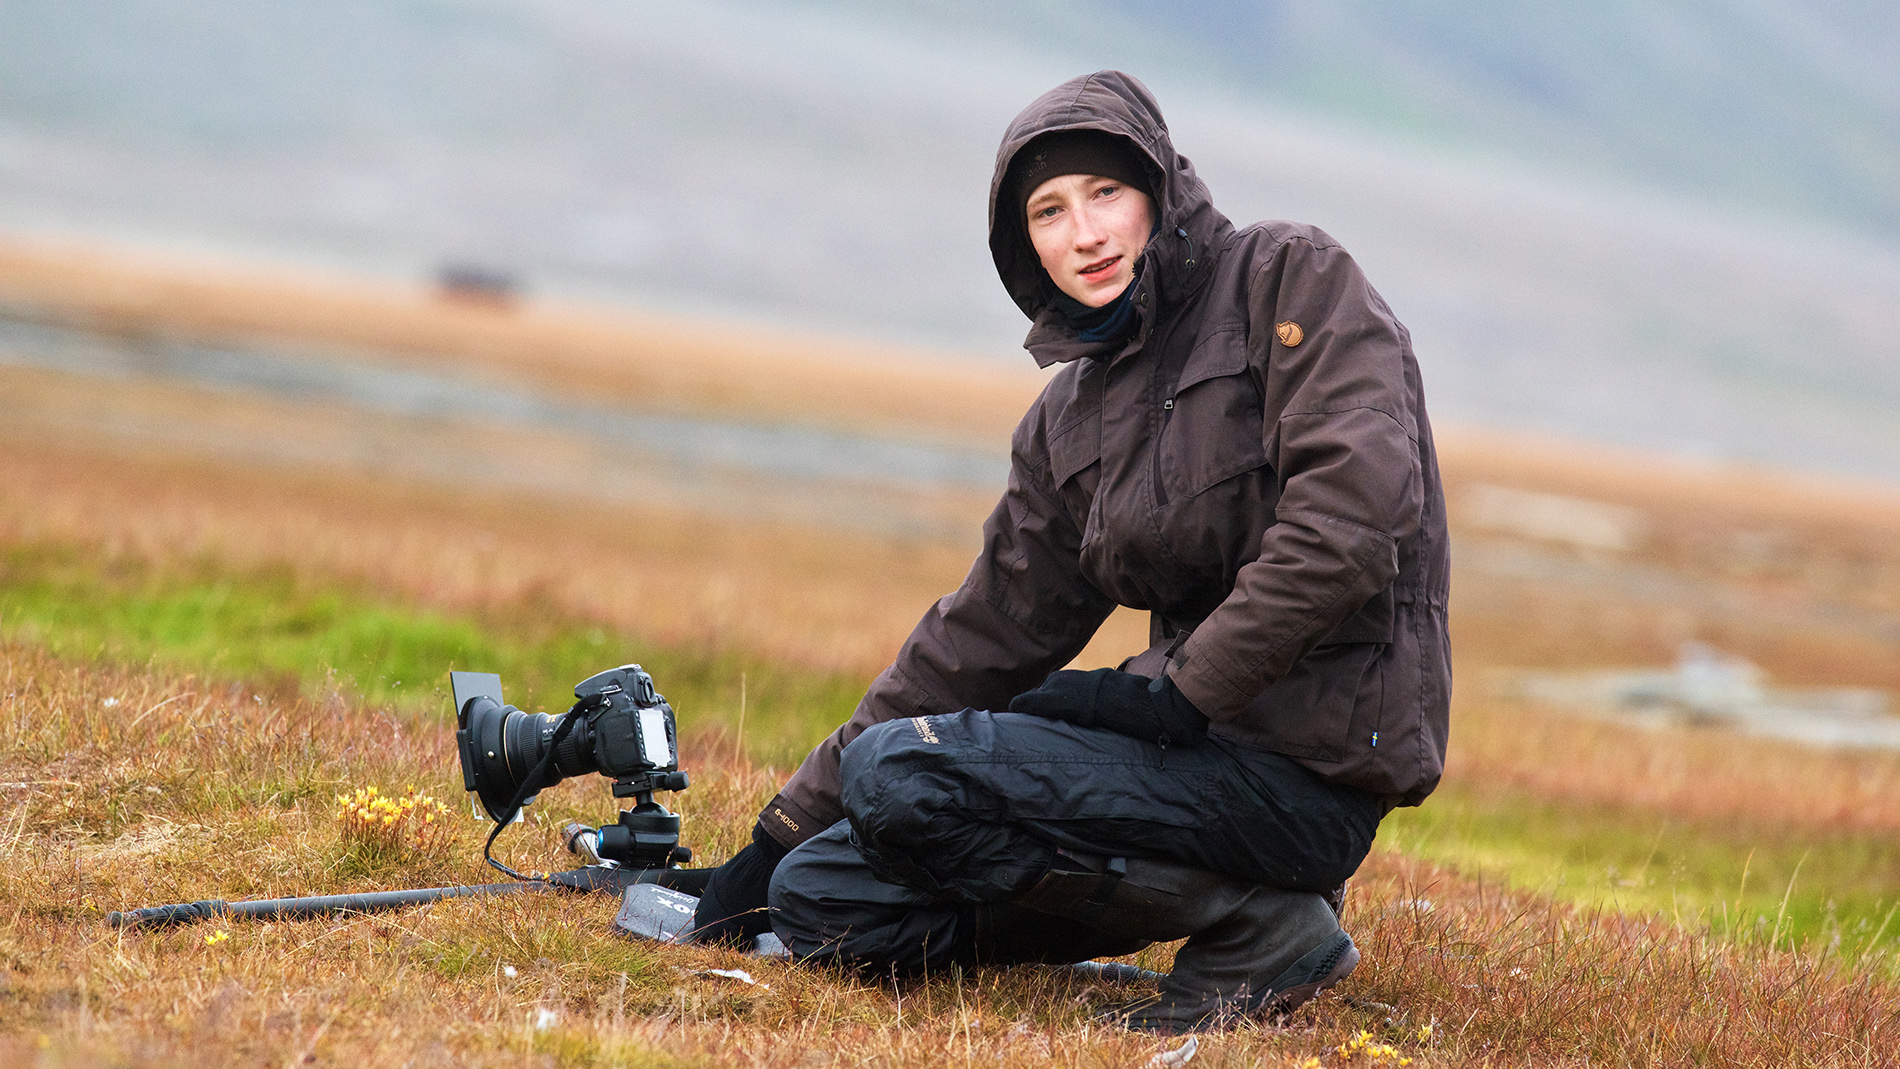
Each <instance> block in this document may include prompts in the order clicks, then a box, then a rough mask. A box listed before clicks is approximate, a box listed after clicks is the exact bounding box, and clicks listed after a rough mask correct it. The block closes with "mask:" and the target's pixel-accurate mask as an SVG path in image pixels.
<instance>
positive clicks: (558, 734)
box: [449, 664, 692, 868]
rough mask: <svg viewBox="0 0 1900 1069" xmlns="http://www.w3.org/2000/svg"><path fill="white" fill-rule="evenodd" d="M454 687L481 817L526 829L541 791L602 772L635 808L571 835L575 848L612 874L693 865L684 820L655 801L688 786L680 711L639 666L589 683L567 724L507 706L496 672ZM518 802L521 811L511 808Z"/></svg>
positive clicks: (460, 739) (460, 741)
mask: <svg viewBox="0 0 1900 1069" xmlns="http://www.w3.org/2000/svg"><path fill="white" fill-rule="evenodd" d="M449 680H450V687H451V689H452V690H453V692H454V695H455V727H456V731H455V740H456V747H457V749H458V751H459V752H460V755H461V760H462V787H463V789H465V790H467V791H468V792H469V793H470V794H471V795H473V796H474V797H473V799H472V804H473V808H474V810H475V815H476V816H477V817H480V818H485V819H489V820H493V821H495V822H497V823H502V822H505V821H512V820H519V819H520V807H522V806H526V805H528V804H529V803H530V802H533V801H534V800H535V799H536V797H538V795H539V792H540V791H541V790H542V789H543V788H545V787H551V786H553V785H554V784H556V783H559V782H560V781H561V780H563V779H566V778H567V777H570V776H578V775H582V774H584V773H588V772H598V773H599V774H601V775H603V776H610V777H612V778H613V781H614V786H613V792H614V796H615V797H617V798H632V799H634V800H635V802H636V804H635V806H634V808H633V809H631V810H626V811H623V812H622V813H621V814H620V820H619V821H618V822H616V823H615V824H610V825H607V826H605V827H602V828H599V829H597V830H596V829H585V828H582V829H578V830H576V831H574V832H572V833H571V834H570V835H569V836H568V841H569V846H570V848H571V849H575V850H577V852H584V853H586V854H588V855H589V856H590V857H592V858H593V859H594V861H595V862H596V863H598V864H605V865H610V866H612V865H619V866H628V867H634V868H660V867H664V866H667V865H671V864H677V863H679V862H682V861H685V860H688V859H690V857H691V856H692V854H691V851H690V850H687V849H686V848H684V847H681V846H680V845H679V828H680V818H679V817H678V816H677V815H675V814H673V813H670V812H668V811H667V809H666V807H665V806H662V805H660V804H659V803H658V802H655V801H654V800H653V792H655V791H683V790H685V789H686V787H687V782H688V781H687V777H686V773H684V772H682V771H680V769H679V732H678V728H677V725H676V723H675V720H674V716H673V708H672V707H671V706H669V705H668V704H667V703H666V699H665V698H662V697H661V696H660V694H659V692H658V691H657V690H655V689H654V686H653V678H652V677H651V676H649V675H647V673H646V672H645V670H643V669H642V668H641V667H640V666H639V665H637V664H628V665H622V666H620V667H619V668H610V669H608V670H607V671H605V672H601V673H598V674H596V675H593V676H590V677H588V678H587V679H586V680H584V681H582V682H581V683H580V684H579V685H578V686H576V687H575V688H574V699H575V701H574V706H573V708H572V709H570V710H569V711H568V713H567V714H566V715H565V716H561V717H554V716H549V715H548V714H546V713H526V712H522V711H521V710H520V709H516V708H515V707H514V706H512V705H508V704H506V703H505V702H504V700H503V698H502V694H501V677H500V676H499V675H495V674H493V673H487V672H451V673H449ZM537 769H538V770H539V771H538V772H537ZM517 797H520V799H521V801H520V804H519V806H516V805H513V804H512V803H514V800H515V799H516V798H517Z"/></svg>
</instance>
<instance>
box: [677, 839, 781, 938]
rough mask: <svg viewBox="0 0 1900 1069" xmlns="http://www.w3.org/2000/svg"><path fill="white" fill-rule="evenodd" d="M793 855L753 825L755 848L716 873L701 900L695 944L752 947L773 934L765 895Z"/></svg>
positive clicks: (696, 912) (695, 923) (696, 915)
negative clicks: (776, 873)
mask: <svg viewBox="0 0 1900 1069" xmlns="http://www.w3.org/2000/svg"><path fill="white" fill-rule="evenodd" d="M790 852H791V851H789V850H787V849H785V847H783V846H781V845H779V841H778V840H777V839H774V838H772V837H771V836H770V835H768V834H766V831H765V828H764V827H763V826H760V825H756V824H755V825H753V828H752V845H750V846H748V847H746V848H745V849H743V850H741V851H739V852H738V853H736V854H734V855H732V860H730V861H728V862H726V863H725V864H723V865H721V866H719V867H718V868H716V869H714V870H713V874H712V879H711V880H709V881H708V882H707V884H706V893H704V894H702V895H700V896H699V907H698V908H697V909H695V910H694V911H693V942H695V943H726V944H730V945H733V946H747V947H749V946H751V944H752V941H753V940H754V939H757V938H758V937H759V936H761V935H764V934H765V933H766V932H769V931H771V930H772V920H771V918H770V917H769V916H768V915H767V913H766V906H765V892H766V889H767V888H769V887H770V886H772V872H773V870H775V869H777V868H778V863H779V862H781V861H783V860H785V855H786V854H788V853H790Z"/></svg>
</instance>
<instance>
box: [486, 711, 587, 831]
mask: <svg viewBox="0 0 1900 1069" xmlns="http://www.w3.org/2000/svg"><path fill="white" fill-rule="evenodd" d="M456 720H457V724H456V727H457V730H456V732H455V736H456V741H457V743H458V744H459V746H460V749H461V751H462V787H463V789H465V790H469V791H473V792H475V795H476V797H478V798H480V799H481V802H482V808H483V809H485V810H487V812H488V816H489V818H490V819H492V820H496V821H499V820H501V819H503V818H504V817H506V816H507V815H508V814H507V809H508V803H509V802H510V801H512V800H513V799H514V796H515V794H516V792H518V791H520V790H521V786H522V784H523V783H525V782H526V781H527V779H528V777H529V776H530V775H532V774H533V773H534V769H535V766H536V765H538V764H540V763H541V759H542V757H543V756H545V755H546V754H547V753H548V750H549V749H550V748H552V749H553V751H554V757H553V760H551V761H550V762H549V763H548V767H547V768H546V769H545V770H543V772H542V774H541V776H540V778H539V780H538V781H536V782H535V783H533V784H530V785H529V786H530V793H529V795H528V797H527V798H525V799H523V801H522V804H523V805H526V804H528V803H529V802H532V801H534V800H535V798H536V796H537V794H538V792H539V791H540V790H541V789H542V788H544V787H552V786H554V785H555V784H556V783H559V782H561V781H562V780H564V779H566V778H568V777H569V776H579V775H582V774H584V773H588V772H598V771H600V765H599V764H598V763H597V762H596V761H595V760H594V756H593V753H594V732H593V728H592V725H591V724H589V723H588V721H587V719H586V718H585V717H577V718H576V721H575V723H574V724H573V725H572V726H570V727H569V728H568V730H567V734H566V736H565V737H564V738H562V739H561V740H560V742H559V743H558V744H557V743H556V742H555V741H554V729H555V725H556V724H558V723H559V721H560V718H559V717H554V716H549V715H548V714H546V713H524V712H522V711H521V710H519V709H517V708H515V707H514V706H512V705H503V704H502V703H500V702H498V701H496V700H495V699H493V698H491V697H488V696H486V695H482V696H478V697H475V698H471V699H469V702H468V704H467V705H465V706H463V707H462V709H461V711H460V712H459V714H458V715H457V717H456Z"/></svg>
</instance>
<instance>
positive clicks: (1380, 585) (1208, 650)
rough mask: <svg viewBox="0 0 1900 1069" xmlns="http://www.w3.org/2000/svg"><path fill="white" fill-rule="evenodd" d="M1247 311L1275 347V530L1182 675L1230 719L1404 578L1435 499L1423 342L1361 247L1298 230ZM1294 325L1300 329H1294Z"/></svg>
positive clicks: (1173, 671) (1271, 377)
mask: <svg viewBox="0 0 1900 1069" xmlns="http://www.w3.org/2000/svg"><path fill="white" fill-rule="evenodd" d="M1247 313H1248V320H1249V323H1248V336H1249V339H1250V342H1249V344H1250V346H1265V347H1266V348H1267V353H1266V361H1265V367H1266V372H1265V375H1264V380H1263V382H1264V385H1263V409H1264V412H1265V426H1263V428H1262V432H1261V433H1262V434H1263V435H1264V436H1265V444H1266V455H1267V459H1268V462H1269V463H1270V464H1271V465H1272V467H1273V470H1274V472H1275V477H1276V479H1277V481H1278V490H1279V498H1278V501H1277V504H1276V506H1275V508H1274V522H1273V523H1272V524H1270V525H1269V526H1268V527H1267V528H1266V531H1265V533H1264V534H1263V535H1262V537H1261V541H1260V552H1259V555H1258V556H1257V557H1256V558H1255V559H1254V560H1252V561H1251V562H1249V563H1247V564H1245V565H1243V566H1242V567H1241V568H1240V570H1239V574H1238V575H1237V576H1236V577H1235V583H1234V589H1233V591H1232V592H1231V593H1230V594H1229V595H1228V596H1227V598H1226V599H1225V600H1224V601H1222V602H1221V603H1220V605H1219V606H1217V607H1216V608H1215V610H1214V611H1213V613H1212V614H1210V615H1209V616H1208V618H1207V619H1206V620H1205V621H1204V622H1203V623H1202V624H1201V625H1200V626H1199V627H1198V628H1196V629H1195V631H1194V633H1193V634H1192V635H1191V636H1190V637H1189V638H1188V640H1187V641H1186V642H1185V643H1183V645H1182V648H1181V651H1180V653H1179V654H1178V655H1177V657H1176V659H1175V660H1174V661H1173V662H1172V663H1171V664H1170V665H1169V668H1168V674H1169V675H1170V676H1171V677H1173V679H1174V681H1175V684H1176V685H1177V686H1178V687H1179V688H1180V689H1181V692H1182V693H1183V694H1184V695H1186V696H1187V697H1188V699H1189V700H1190V701H1192V702H1194V704H1195V705H1196V706H1198V707H1199V708H1200V709H1201V711H1202V712H1203V713H1205V714H1207V716H1208V717H1209V718H1210V719H1213V720H1216V721H1228V720H1232V719H1233V718H1234V717H1236V716H1238V715H1239V714H1240V713H1241V711H1242V710H1244V709H1245V708H1246V707H1247V704H1248V703H1249V702H1250V701H1252V700H1253V698H1254V697H1255V696H1256V695H1258V694H1260V693H1261V692H1263V691H1264V690H1266V689H1267V687H1268V686H1269V685H1271V684H1272V683H1273V682H1274V681H1276V680H1278V679H1279V678H1280V677H1281V676H1283V675H1285V674H1286V673H1287V671H1288V670H1289V669H1291V668H1292V667H1293V665H1294V664H1296V663H1297V662H1298V661H1299V660H1300V659H1301V658H1302V657H1304V656H1306V654H1307V652H1308V651H1309V650H1311V649H1312V648H1313V647H1314V646H1315V645H1317V644H1318V643H1319V642H1320V641H1321V640H1322V639H1324V638H1325V637H1326V636H1327V635H1328V633H1329V632H1332V631H1333V630H1334V629H1335V628H1336V627H1338V626H1339V625H1340V624H1341V623H1342V622H1343V621H1345V620H1346V618H1347V617H1349V616H1351V615H1353V614H1354V613H1355V612H1357V611H1358V610H1359V609H1360V608H1361V607H1362V606H1364V605H1365V604H1366V603H1367V602H1368V601H1369V600H1370V599H1372V598H1373V597H1374V596H1375V595H1377V594H1378V593H1379V592H1380V591H1382V590H1384V589H1385V588H1386V587H1388V586H1390V585H1391V584H1392V582H1393V580H1394V579H1395V578H1396V577H1397V575H1398V571H1399V563H1398V545H1399V541H1400V540H1401V539H1403V538H1405V537H1406V536H1408V535H1410V534H1412V533H1414V532H1415V531H1417V530H1418V528H1419V525H1420V522H1421V513H1422V509H1423V496H1424V495H1423V484H1422V476H1421V464H1420V459H1419V446H1418V440H1417V438H1418V432H1417V428H1416V425H1415V423H1416V421H1415V419H1414V418H1413V417H1412V416H1411V414H1410V413H1411V411H1412V409H1411V406H1410V405H1409V404H1408V386H1407V380H1406V373H1405V362H1406V358H1407V354H1408V352H1409V347H1410V340H1409V338H1408V337H1407V335H1406V333H1405V329H1404V327H1402V326H1400V325H1399V323H1398V322H1397V320H1396V319H1394V318H1393V316H1392V314H1391V311H1390V309H1388V308H1387V307H1386V305H1385V302H1384V301H1383V300H1382V299H1381V298H1380V297H1379V295H1378V294H1377V293H1376V292H1374V291H1373V289H1372V287H1371V285H1370V284H1369V283H1368V282H1367V281H1366V278H1365V276H1364V274H1363V273H1361V272H1360V270H1359V267H1358V265H1357V264H1355V263H1354V262H1353V260H1352V258H1351V257H1350V256H1348V255H1347V254H1346V252H1345V250H1344V249H1341V248H1340V247H1339V246H1338V245H1337V244H1335V243H1333V242H1332V240H1331V239H1330V238H1328V237H1326V235H1325V234H1323V233H1321V232H1318V231H1314V230H1305V229H1302V230H1299V231H1296V232H1295V233H1293V234H1292V235H1290V236H1286V237H1283V238H1282V239H1281V240H1279V241H1278V242H1277V244H1276V245H1275V246H1274V247H1273V248H1272V250H1271V253H1270V254H1269V255H1267V256H1265V257H1264V259H1263V261H1262V262H1261V263H1260V264H1259V266H1258V267H1257V268H1256V269H1255V271H1254V273H1253V275H1252V277H1251V279H1250V280H1249V284H1248V295H1247ZM1281 324H1290V325H1292V326H1291V327H1289V328H1288V329H1287V330H1285V331H1284V336H1283V332H1282V331H1281V330H1279V329H1278V328H1279V327H1280V325H1281ZM1294 329H1297V330H1298V331H1299V333H1298V334H1297V335H1295V334H1294V333H1293V330H1294ZM1289 342H1291V344H1288V343H1289Z"/></svg>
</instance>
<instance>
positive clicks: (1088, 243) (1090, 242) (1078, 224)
mask: <svg viewBox="0 0 1900 1069" xmlns="http://www.w3.org/2000/svg"><path fill="white" fill-rule="evenodd" d="M1074 219H1075V247H1076V248H1078V249H1092V248H1094V247H1096V246H1097V245H1100V244H1102V243H1103V242H1105V241H1107V240H1108V230H1107V228H1105V227H1103V226H1101V225H1100V222H1099V221H1098V220H1097V219H1096V218H1095V211H1094V209H1093V208H1092V207H1091V206H1089V205H1087V204H1084V205H1083V206H1081V207H1079V208H1077V209H1076V210H1075V213H1074Z"/></svg>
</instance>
